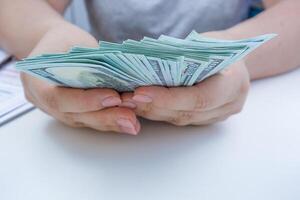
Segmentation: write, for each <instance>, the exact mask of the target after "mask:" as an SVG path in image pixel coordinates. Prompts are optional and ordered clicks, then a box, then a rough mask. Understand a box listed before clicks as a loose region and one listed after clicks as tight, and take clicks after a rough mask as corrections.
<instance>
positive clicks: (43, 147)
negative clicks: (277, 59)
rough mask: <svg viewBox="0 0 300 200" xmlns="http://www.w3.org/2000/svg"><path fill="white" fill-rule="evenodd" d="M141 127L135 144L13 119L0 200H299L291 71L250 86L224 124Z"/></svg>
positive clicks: (299, 121)
mask: <svg viewBox="0 0 300 200" xmlns="http://www.w3.org/2000/svg"><path fill="white" fill-rule="evenodd" d="M142 125H143V130H142V132H141V134H140V135H139V136H137V137H134V136H127V135H116V134H104V133H99V132H96V131H92V130H88V129H72V128H69V127H66V126H64V125H62V124H61V123H59V122H57V121H55V120H53V119H51V118H50V117H48V116H46V115H45V114H43V113H42V112H40V111H38V110H35V111H33V112H30V113H28V114H26V115H25V116H23V117H21V118H18V119H17V120H15V121H13V122H11V123H9V124H7V125H5V126H4V127H1V128H0V199H1V200H16V199H18V200H19V199H20V200H21V199H22V200H35V199H38V200H41V199H42V200H48V199H49V200H67V199H72V200H93V199H101V200H110V199H118V200H119V199H123V200H127V199H128V200H148V199H149V200H150V199H151V200H152V199H163V200H169V199H170V200H174V199H184V200H199V199H201V200H206V199H209V200H220V199H230V200H235V199H236V200H241V199H242V200H248V199H249V200H258V199H261V200H268V199H270V200H277V199H278V200H279V199H284V200H294V199H295V200H296V199H297V200H299V199H300V70H297V71H294V72H293V73H288V74H285V75H282V76H279V77H275V78H270V79H266V80H262V81H257V82H255V83H254V84H253V86H252V90H251V92H250V96H249V98H248V102H247V104H246V106H245V109H244V111H243V112H242V113H241V114H239V115H236V116H234V117H232V118H231V119H229V120H228V121H226V122H224V123H219V124H216V125H213V126H207V127H181V128H178V127H174V126H170V125H166V124H163V123H154V122H150V121H144V122H143V123H142Z"/></svg>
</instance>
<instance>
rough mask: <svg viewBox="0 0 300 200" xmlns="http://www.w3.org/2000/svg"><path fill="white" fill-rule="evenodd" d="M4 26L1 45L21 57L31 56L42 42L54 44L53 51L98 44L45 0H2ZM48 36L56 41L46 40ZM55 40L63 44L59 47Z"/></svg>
mask: <svg viewBox="0 0 300 200" xmlns="http://www.w3.org/2000/svg"><path fill="white" fill-rule="evenodd" d="M0 27H3V28H0V46H1V47H2V48H4V49H5V50H7V51H8V52H10V53H12V54H14V55H15V56H17V57H18V58H23V57H25V56H28V54H29V53H30V52H31V51H32V50H33V48H34V47H35V46H36V45H37V44H38V43H45V46H47V45H48V46H52V48H50V47H49V48H48V49H47V51H53V52H55V51H58V50H60V51H61V50H67V49H68V47H69V46H71V45H75V44H82V45H89V44H94V39H93V38H92V37H91V36H90V35H89V34H88V33H86V32H85V31H83V30H81V29H80V28H78V27H76V26H74V25H72V24H70V23H68V22H66V21H65V20H64V19H63V17H62V16H61V15H60V14H59V13H58V12H57V11H56V10H55V9H54V8H53V7H52V6H51V5H50V4H48V3H47V1H44V0H26V1H24V0H1V2H0ZM47 35H51V40H53V41H50V40H49V39H47V40H45V41H43V39H42V38H43V37H45V36H47ZM51 42H52V44H49V43H51ZM53 43H59V45H58V46H59V49H54V48H55V45H53Z"/></svg>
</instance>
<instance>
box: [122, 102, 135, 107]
mask: <svg viewBox="0 0 300 200" xmlns="http://www.w3.org/2000/svg"><path fill="white" fill-rule="evenodd" d="M120 106H121V107H126V108H136V105H135V104H134V103H132V102H129V101H125V102H122V103H121V104H120Z"/></svg>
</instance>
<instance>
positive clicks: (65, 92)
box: [21, 27, 140, 135]
mask: <svg viewBox="0 0 300 200" xmlns="http://www.w3.org/2000/svg"><path fill="white" fill-rule="evenodd" d="M66 38H67V40H66ZM75 44H81V45H85V46H91V47H95V46H97V45H98V44H97V42H96V40H95V39H94V38H93V37H92V36H90V35H89V34H88V33H85V32H83V31H82V30H80V29H79V28H76V27H73V28H70V30H66V28H64V29H62V28H59V29H55V30H51V31H49V32H48V33H47V34H46V35H45V36H44V37H43V38H42V39H41V41H40V42H39V43H38V44H37V45H36V47H35V48H34V50H33V51H32V52H31V54H30V56H35V55H39V54H42V53H47V52H64V51H66V50H67V49H68V48H69V47H71V46H73V45H75ZM21 78H22V82H23V87H24V91H25V95H26V97H27V99H28V100H29V101H30V102H31V103H33V104H34V105H35V106H37V107H38V108H40V109H41V110H43V111H44V112H46V113H48V114H49V115H51V116H53V117H54V118H56V119H58V120H59V121H61V122H63V123H65V124H67V125H69V126H72V127H90V128H93V129H96V130H99V131H115V132H122V133H128V134H133V135H135V134H137V132H138V131H139V130H140V124H139V121H138V120H137V118H136V115H135V113H134V111H132V110H131V109H128V108H122V107H116V106H117V105H118V104H120V103H121V100H120V95H119V93H118V92H116V91H115V90H112V89H101V88H96V89H90V90H83V89H74V88H65V87H57V86H55V85H52V84H50V83H48V82H46V81H44V80H41V79H39V78H36V77H34V76H31V75H28V74H26V73H22V74H21Z"/></svg>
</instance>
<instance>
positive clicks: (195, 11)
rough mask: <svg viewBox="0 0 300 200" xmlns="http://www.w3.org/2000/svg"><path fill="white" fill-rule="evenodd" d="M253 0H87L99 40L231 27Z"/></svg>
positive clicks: (181, 35) (171, 34) (94, 32)
mask: <svg viewBox="0 0 300 200" xmlns="http://www.w3.org/2000/svg"><path fill="white" fill-rule="evenodd" d="M250 1H251V0H87V1H85V2H86V7H87V10H88V16H89V19H90V23H91V28H92V33H93V34H94V36H95V37H96V38H97V39H101V40H106V41H115V42H120V41H123V40H125V39H128V38H130V39H141V38H142V37H143V36H149V37H158V36H159V35H161V34H165V35H170V36H175V37H179V38H183V37H185V36H186V35H187V34H188V33H189V32H191V31H192V30H193V29H194V30H196V31H198V32H205V31H212V30H221V29H225V28H229V27H231V26H233V25H235V24H237V23H239V22H240V21H242V20H244V19H246V18H247V16H248V11H249V6H250Z"/></svg>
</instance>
